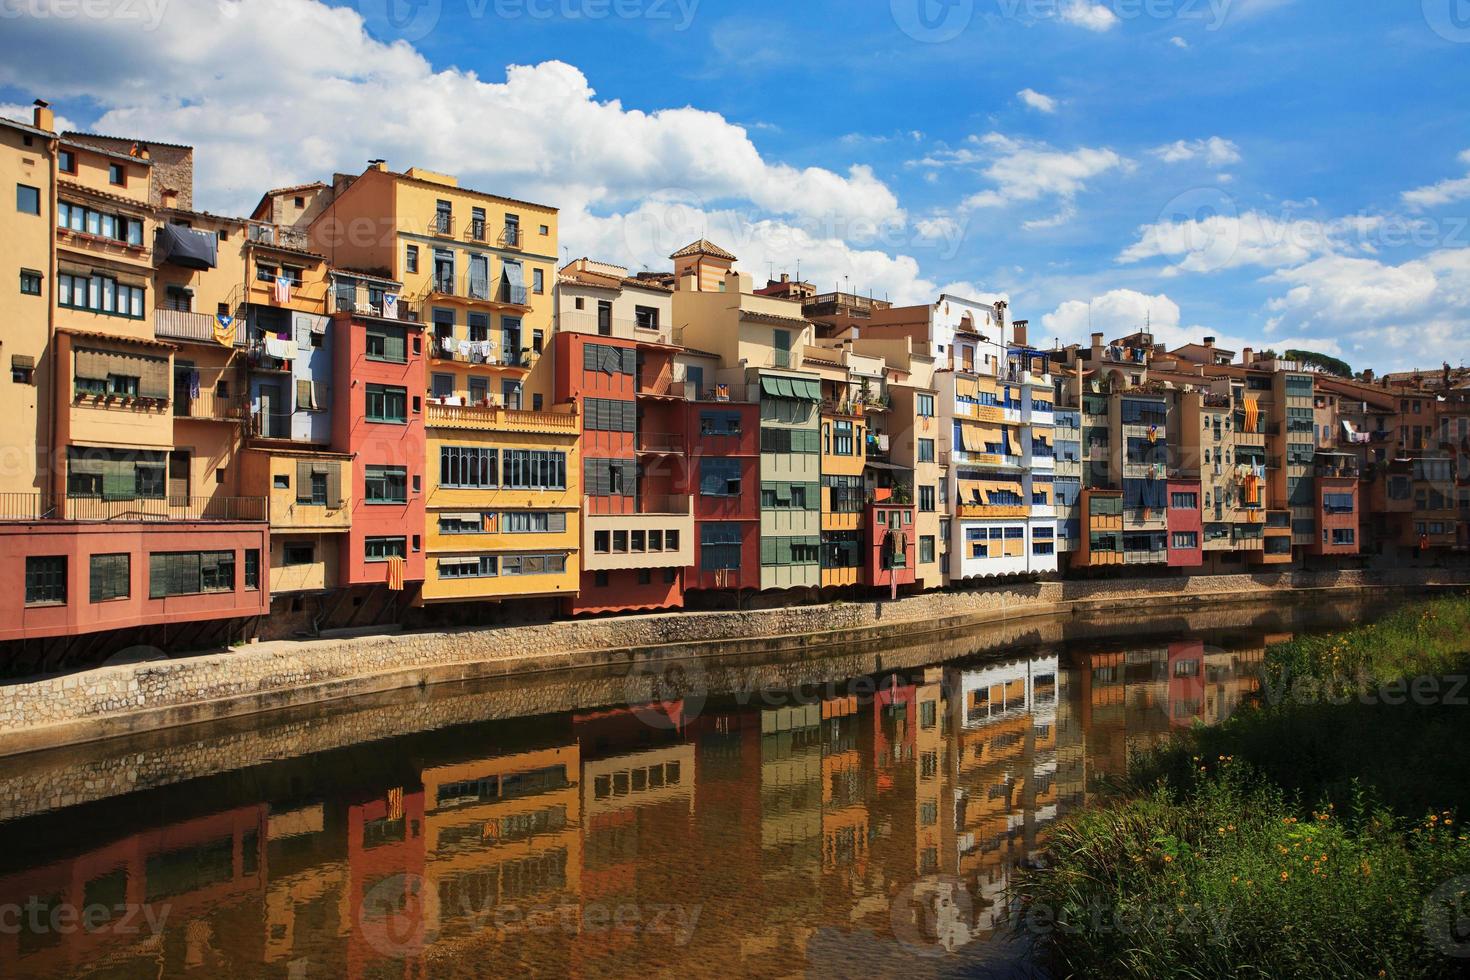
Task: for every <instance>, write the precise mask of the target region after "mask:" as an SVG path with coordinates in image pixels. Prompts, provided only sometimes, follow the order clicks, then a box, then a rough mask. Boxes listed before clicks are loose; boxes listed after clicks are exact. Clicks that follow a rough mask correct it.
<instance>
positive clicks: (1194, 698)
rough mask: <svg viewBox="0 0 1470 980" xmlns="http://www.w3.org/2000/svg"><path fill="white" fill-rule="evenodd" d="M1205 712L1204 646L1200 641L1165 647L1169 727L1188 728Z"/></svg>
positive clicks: (1189, 641) (1179, 642)
mask: <svg viewBox="0 0 1470 980" xmlns="http://www.w3.org/2000/svg"><path fill="white" fill-rule="evenodd" d="M1204 710H1205V645H1204V642H1203V641H1201V640H1179V641H1177V642H1175V643H1171V644H1169V725H1170V727H1172V728H1188V727H1190V726H1191V725H1193V724H1194V721H1195V719H1196V718H1202V717H1203V716H1204Z"/></svg>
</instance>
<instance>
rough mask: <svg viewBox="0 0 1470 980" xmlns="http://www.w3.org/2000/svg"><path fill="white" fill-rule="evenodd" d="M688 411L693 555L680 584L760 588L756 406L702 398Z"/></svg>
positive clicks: (753, 403) (758, 428) (757, 406)
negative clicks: (683, 580)
mask: <svg viewBox="0 0 1470 980" xmlns="http://www.w3.org/2000/svg"><path fill="white" fill-rule="evenodd" d="M704 394H706V395H707V394H709V393H708V392H706V393H704ZM688 413H689V414H688V423H687V431H688V433H689V461H690V487H691V490H692V493H693V496H694V557H693V562H692V564H691V565H690V567H689V569H688V570H687V572H686V573H685V586H686V588H690V589H759V588H760V586H761V561H760V523H761V512H760V433H761V426H760V407H759V405H757V404H756V403H755V402H734V401H728V400H703V401H693V402H690V403H689V404H688Z"/></svg>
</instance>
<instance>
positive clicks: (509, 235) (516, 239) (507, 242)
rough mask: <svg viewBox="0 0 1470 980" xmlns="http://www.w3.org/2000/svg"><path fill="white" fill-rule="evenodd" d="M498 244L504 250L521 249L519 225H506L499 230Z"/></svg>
mask: <svg viewBox="0 0 1470 980" xmlns="http://www.w3.org/2000/svg"><path fill="white" fill-rule="evenodd" d="M500 244H501V245H504V246H505V247H506V248H520V247H521V229H520V226H519V225H506V226H505V227H504V228H502V229H500Z"/></svg>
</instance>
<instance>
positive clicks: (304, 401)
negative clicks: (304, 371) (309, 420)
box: [296, 378, 313, 409]
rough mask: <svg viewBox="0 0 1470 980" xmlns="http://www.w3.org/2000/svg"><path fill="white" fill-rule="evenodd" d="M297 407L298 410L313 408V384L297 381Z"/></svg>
mask: <svg viewBox="0 0 1470 980" xmlns="http://www.w3.org/2000/svg"><path fill="white" fill-rule="evenodd" d="M296 407H297V408H298V409H303V408H312V407H313V406H312V404H311V382H310V381H307V380H305V379H301V378H298V379H297V381H296Z"/></svg>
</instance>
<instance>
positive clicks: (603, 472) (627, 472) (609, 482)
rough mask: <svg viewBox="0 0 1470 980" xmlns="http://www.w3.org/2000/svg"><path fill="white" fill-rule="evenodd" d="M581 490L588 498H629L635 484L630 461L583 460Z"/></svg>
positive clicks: (635, 480) (635, 473)
mask: <svg viewBox="0 0 1470 980" xmlns="http://www.w3.org/2000/svg"><path fill="white" fill-rule="evenodd" d="M582 474H583V476H582V489H583V492H585V493H586V494H587V495H588V496H589V497H630V496H632V495H633V488H634V485H635V484H636V482H637V465H636V464H635V463H634V462H633V460H631V459H584V460H583V461H582Z"/></svg>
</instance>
